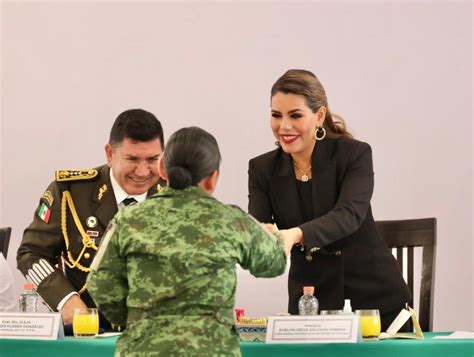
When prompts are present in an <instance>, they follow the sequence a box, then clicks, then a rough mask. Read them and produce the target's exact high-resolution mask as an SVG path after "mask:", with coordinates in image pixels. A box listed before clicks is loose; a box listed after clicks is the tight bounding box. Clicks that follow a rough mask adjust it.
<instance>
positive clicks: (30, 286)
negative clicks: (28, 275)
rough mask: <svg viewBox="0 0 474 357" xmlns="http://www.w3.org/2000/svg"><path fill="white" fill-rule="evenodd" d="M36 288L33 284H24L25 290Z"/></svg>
mask: <svg viewBox="0 0 474 357" xmlns="http://www.w3.org/2000/svg"><path fill="white" fill-rule="evenodd" d="M34 288H35V286H34V285H33V284H32V283H28V282H26V283H25V284H23V289H27V290H33V289H34Z"/></svg>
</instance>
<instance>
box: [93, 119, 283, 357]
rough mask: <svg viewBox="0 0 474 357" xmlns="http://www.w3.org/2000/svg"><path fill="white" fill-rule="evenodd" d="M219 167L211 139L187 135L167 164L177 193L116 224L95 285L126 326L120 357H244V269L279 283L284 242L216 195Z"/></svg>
mask: <svg viewBox="0 0 474 357" xmlns="http://www.w3.org/2000/svg"><path fill="white" fill-rule="evenodd" d="M219 163H220V154H219V149H218V146H217V142H216V141H215V139H214V137H213V136H212V135H210V134H209V133H207V132H205V131H204V130H202V129H199V128H195V127H193V128H185V129H181V130H179V131H178V132H176V133H175V134H174V135H173V136H172V137H171V139H170V141H169V143H168V145H167V147H166V149H165V153H164V157H163V159H160V168H161V172H160V174H161V175H162V177H165V178H167V179H168V185H169V187H167V188H165V189H163V190H162V191H161V192H159V193H157V194H155V195H153V196H152V197H151V198H150V199H148V200H147V201H145V202H143V203H140V204H137V205H134V206H130V207H127V208H126V209H124V210H122V211H121V212H119V213H118V214H117V215H116V217H115V218H114V219H113V220H112V222H111V224H110V225H109V228H108V231H107V233H106V236H105V239H104V241H103V243H102V246H101V247H100V249H99V253H98V254H97V256H96V258H95V260H94V262H93V264H92V271H91V273H90V275H89V278H88V285H89V290H90V293H91V294H92V296H93V298H94V300H95V301H96V302H97V303H98V305H99V308H100V309H101V310H102V311H103V313H104V314H105V315H106V317H107V318H108V319H110V321H111V322H113V323H116V324H125V323H126V324H127V329H126V330H125V332H124V333H123V335H122V336H121V337H120V338H119V339H118V341H117V348H116V356H135V355H136V356H151V355H153V356H157V355H158V356H218V355H219V356H240V348H239V339H238V335H237V333H236V331H235V329H234V328H233V324H234V318H233V313H232V309H233V306H234V295H235V289H236V271H235V270H236V264H237V263H238V264H240V265H241V266H242V267H243V268H244V269H248V270H249V271H250V272H251V273H252V274H253V275H254V276H258V277H273V276H277V275H280V274H282V273H283V272H284V270H285V265H286V254H285V250H284V242H283V241H282V240H281V239H280V238H277V237H276V236H274V235H273V234H272V233H270V231H268V230H267V229H265V228H263V227H262V226H261V225H260V224H259V223H258V222H257V221H255V220H254V219H253V218H252V217H251V216H249V215H247V214H246V213H244V212H243V211H241V210H240V209H239V208H237V207H234V206H230V205H225V204H223V203H221V202H219V201H218V200H216V199H215V198H213V197H212V196H211V194H212V192H213V190H214V188H215V185H216V182H217V178H218V167H219ZM285 245H286V242H285ZM287 251H289V248H287Z"/></svg>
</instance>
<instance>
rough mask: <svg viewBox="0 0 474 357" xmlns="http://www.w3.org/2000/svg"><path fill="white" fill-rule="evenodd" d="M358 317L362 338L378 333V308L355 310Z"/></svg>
mask: <svg viewBox="0 0 474 357" xmlns="http://www.w3.org/2000/svg"><path fill="white" fill-rule="evenodd" d="M356 315H358V316H359V319H360V330H361V332H362V337H364V338H377V337H378V336H379V335H380V313H379V310H376V309H370V310H356Z"/></svg>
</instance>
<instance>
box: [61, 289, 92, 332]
mask: <svg viewBox="0 0 474 357" xmlns="http://www.w3.org/2000/svg"><path fill="white" fill-rule="evenodd" d="M74 309H81V310H86V309H87V306H86V304H84V302H83V301H82V300H81V298H80V297H79V295H73V296H71V297H70V298H69V299H68V300H67V301H66V303H65V304H64V306H63V308H62V310H61V317H62V318H63V323H64V324H65V325H67V324H72V315H73V313H74Z"/></svg>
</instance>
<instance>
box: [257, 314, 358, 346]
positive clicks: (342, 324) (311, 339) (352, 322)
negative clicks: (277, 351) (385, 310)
mask: <svg viewBox="0 0 474 357" xmlns="http://www.w3.org/2000/svg"><path fill="white" fill-rule="evenodd" d="M359 340H361V337H360V331H359V317H358V316H355V315H324V316H320V315H312V316H270V317H269V318H268V324H267V336H266V339H265V342H266V343H336V342H339V343H341V342H345V343H355V342H358V341H359Z"/></svg>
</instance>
